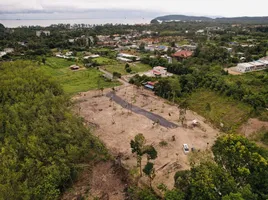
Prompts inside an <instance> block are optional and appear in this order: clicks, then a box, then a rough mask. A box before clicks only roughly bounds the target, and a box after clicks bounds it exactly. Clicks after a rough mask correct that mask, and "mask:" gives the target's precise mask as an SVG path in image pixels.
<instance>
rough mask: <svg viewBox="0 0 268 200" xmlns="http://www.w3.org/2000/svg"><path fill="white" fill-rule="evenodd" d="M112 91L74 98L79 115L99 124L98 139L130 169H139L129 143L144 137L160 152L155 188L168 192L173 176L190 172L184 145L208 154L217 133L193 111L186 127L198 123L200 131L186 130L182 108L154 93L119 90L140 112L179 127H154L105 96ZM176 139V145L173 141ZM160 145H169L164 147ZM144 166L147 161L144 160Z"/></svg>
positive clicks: (144, 117)
mask: <svg viewBox="0 0 268 200" xmlns="http://www.w3.org/2000/svg"><path fill="white" fill-rule="evenodd" d="M108 92H111V89H105V90H104V92H103V95H100V94H101V92H100V91H89V92H85V93H81V94H80V95H79V96H76V97H75V98H74V100H75V102H76V109H75V110H76V112H77V113H78V114H80V115H81V116H82V117H83V118H84V119H85V121H86V122H87V123H88V124H97V125H98V126H96V127H97V128H95V131H94V133H95V135H97V136H98V137H99V138H100V139H101V140H102V141H103V142H104V143H105V144H106V146H107V148H108V149H109V150H110V152H111V153H112V154H113V155H115V156H117V155H118V154H119V153H122V154H123V158H122V164H123V165H124V166H125V167H126V168H127V169H130V170H131V169H133V168H135V166H136V158H135V155H133V154H132V153H131V149H130V141H131V139H133V138H134V137H135V135H136V134H138V133H142V134H143V135H144V136H145V138H146V141H147V144H152V145H153V146H154V147H155V148H156V150H157V151H158V158H157V159H156V160H155V161H154V163H155V169H156V178H155V179H154V181H153V186H154V187H156V186H157V185H158V184H160V183H164V184H166V185H167V186H168V187H169V188H172V187H173V185H174V180H173V177H174V174H175V172H176V171H178V170H183V169H188V168H189V163H188V155H185V154H184V152H183V149H182V145H183V144H185V143H186V144H188V145H189V147H190V148H192V147H194V148H195V149H200V150H205V149H206V148H208V147H210V146H211V145H212V144H213V143H214V141H215V139H216V137H217V135H218V130H216V129H214V128H212V126H210V125H208V124H206V123H205V119H204V118H203V117H201V116H199V115H197V114H196V113H194V112H192V111H189V110H188V111H187V114H186V119H187V124H188V125H190V124H191V123H192V120H197V121H198V122H199V123H200V125H201V127H195V128H183V127H182V126H181V124H180V123H179V122H178V119H179V108H178V106H177V105H172V104H170V103H168V102H166V101H165V100H164V99H161V98H159V97H156V96H155V95H154V94H153V93H152V92H151V91H148V90H145V89H138V88H136V87H135V86H132V85H128V86H119V87H117V88H116V95H118V96H119V97H121V98H122V99H124V100H125V101H126V102H128V103H131V104H133V105H135V106H137V107H139V108H142V109H144V110H146V111H148V112H152V113H154V114H156V115H159V116H161V117H163V118H165V119H166V120H168V121H170V122H172V123H175V124H178V127H176V128H165V127H163V126H160V125H159V124H155V123H154V122H153V121H152V120H150V119H149V118H147V117H146V116H144V115H140V114H137V113H134V112H131V111H130V110H128V109H126V108H124V107H122V106H120V105H118V104H117V103H115V102H114V101H112V100H111V98H108V97H106V96H105V94H107V93H108ZM173 136H175V141H173V140H172V137H173ZM161 141H165V142H167V145H166V146H161V145H160V144H159V143H160V142H161ZM143 161H144V162H143V166H144V164H145V161H146V158H144V159H143Z"/></svg>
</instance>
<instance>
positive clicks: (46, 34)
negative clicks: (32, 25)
mask: <svg viewBox="0 0 268 200" xmlns="http://www.w3.org/2000/svg"><path fill="white" fill-rule="evenodd" d="M42 33H43V34H45V36H50V31H36V36H37V37H40V36H41V34H42Z"/></svg>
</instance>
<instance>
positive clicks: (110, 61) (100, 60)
mask: <svg viewBox="0 0 268 200" xmlns="http://www.w3.org/2000/svg"><path fill="white" fill-rule="evenodd" d="M92 60H93V61H95V62H97V63H98V64H99V65H111V64H112V65H115V64H118V62H117V60H114V59H110V58H105V57H98V58H94V59H92Z"/></svg>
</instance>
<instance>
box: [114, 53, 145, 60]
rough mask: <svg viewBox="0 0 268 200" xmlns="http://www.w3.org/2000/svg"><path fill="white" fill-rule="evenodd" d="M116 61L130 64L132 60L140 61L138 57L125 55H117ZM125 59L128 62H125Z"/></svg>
mask: <svg viewBox="0 0 268 200" xmlns="http://www.w3.org/2000/svg"><path fill="white" fill-rule="evenodd" d="M120 58H124V59H120ZM116 59H118V60H121V61H124V62H129V61H130V62H132V61H134V60H135V61H137V60H140V58H139V57H138V56H135V55H131V54H126V53H119V54H118V55H117V58H116ZM126 59H128V60H129V61H126Z"/></svg>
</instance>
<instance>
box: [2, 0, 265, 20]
mask: <svg viewBox="0 0 268 200" xmlns="http://www.w3.org/2000/svg"><path fill="white" fill-rule="evenodd" d="M87 9H123V10H141V11H143V12H144V11H148V12H154V13H159V14H188V15H189V14H191V15H205V16H226V17H230V16H267V15H268V0H0V15H4V14H5V13H9V12H13V13H14V12H15V13H19V12H20V13H23V12H52V13H53V12H54V13H55V12H57V13H60V12H68V14H69V15H72V13H74V12H76V13H77V12H82V11H84V10H87ZM0 17H1V16H0Z"/></svg>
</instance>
